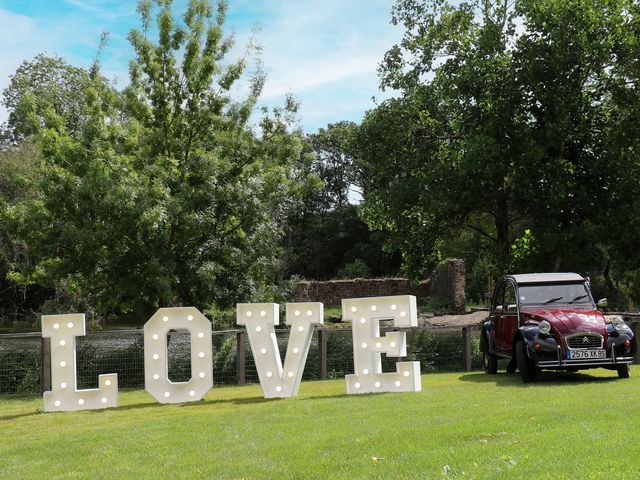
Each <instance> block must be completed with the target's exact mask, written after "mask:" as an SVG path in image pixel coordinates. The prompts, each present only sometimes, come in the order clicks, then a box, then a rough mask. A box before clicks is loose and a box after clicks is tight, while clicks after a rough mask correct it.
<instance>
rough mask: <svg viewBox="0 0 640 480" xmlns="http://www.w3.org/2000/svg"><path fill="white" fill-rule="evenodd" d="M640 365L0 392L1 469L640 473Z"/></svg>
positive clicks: (219, 474)
mask: <svg viewBox="0 0 640 480" xmlns="http://www.w3.org/2000/svg"><path fill="white" fill-rule="evenodd" d="M633 374H636V375H638V377H640V367H637V366H636V367H634V368H633V370H632V378H631V379H629V380H618V379H617V376H616V374H615V372H608V371H605V370H594V371H592V372H588V373H585V374H556V373H545V374H543V375H542V378H541V381H540V382H539V383H537V384H534V385H523V384H522V383H521V382H520V379H519V377H518V376H515V375H507V374H504V373H503V374H499V375H496V376H488V375H485V374H484V373H478V372H474V373H456V374H430V375H425V376H423V377H422V387H423V391H422V392H421V393H418V394H411V393H404V394H377V395H364V396H355V395H354V396H347V395H345V394H344V392H345V385H344V381H322V382H303V383H302V386H301V388H300V395H299V396H298V397H295V398H292V399H287V400H265V399H263V398H262V396H261V390H260V387H259V386H258V385H251V386H247V387H227V388H214V389H212V390H210V392H209V394H208V395H207V396H206V398H205V400H203V401H201V402H196V403H191V404H182V405H160V404H158V403H155V401H154V400H153V399H152V398H151V397H150V396H149V395H147V394H146V393H145V392H143V391H128V392H121V394H120V402H121V407H119V408H116V409H110V410H105V411H85V412H76V413H50V414H44V413H40V412H39V408H40V407H41V399H40V398H26V399H25V398H21V399H16V398H13V399H11V398H2V399H0V478H3V479H4V478H6V479H19V478H29V479H45V478H46V479H52V478H82V479H87V478H95V479H102V478H104V479H119V478H150V479H159V478H166V479H175V478H246V479H253V478H265V479H283V478H331V479H334V478H350V479H353V478H366V479H371V478H381V479H391V478H407V479H415V478H428V479H442V478H471V479H476V478H478V479H479V478H487V479H502V478H504V479H514V478H516V479H518V478H527V479H533V478H535V479H578V480H582V479H609V478H611V479H616V480H617V479H638V478H640V378H638V377H636V376H633Z"/></svg>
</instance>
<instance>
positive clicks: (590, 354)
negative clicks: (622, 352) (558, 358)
mask: <svg viewBox="0 0 640 480" xmlns="http://www.w3.org/2000/svg"><path fill="white" fill-rule="evenodd" d="M583 358H607V352H606V350H605V349H604V348H598V349H596V350H569V351H568V352H567V359H568V360H579V359H583Z"/></svg>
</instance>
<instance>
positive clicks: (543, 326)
mask: <svg viewBox="0 0 640 480" xmlns="http://www.w3.org/2000/svg"><path fill="white" fill-rule="evenodd" d="M538 328H539V329H540V333H542V334H544V335H548V334H549V332H550V331H551V324H549V322H547V321H546V320H543V321H541V322H540V323H539V324H538Z"/></svg>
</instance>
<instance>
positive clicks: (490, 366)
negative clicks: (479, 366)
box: [484, 353, 498, 375]
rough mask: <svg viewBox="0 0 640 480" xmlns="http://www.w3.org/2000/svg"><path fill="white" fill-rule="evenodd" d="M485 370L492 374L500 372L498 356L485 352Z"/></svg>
mask: <svg viewBox="0 0 640 480" xmlns="http://www.w3.org/2000/svg"><path fill="white" fill-rule="evenodd" d="M484 371H485V372H487V373H488V374H490V375H493V374H495V373H498V358H497V357H495V356H494V355H491V354H490V353H485V354H484Z"/></svg>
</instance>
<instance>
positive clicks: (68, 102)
mask: <svg viewBox="0 0 640 480" xmlns="http://www.w3.org/2000/svg"><path fill="white" fill-rule="evenodd" d="M88 83H89V72H87V71H86V70H83V69H81V68H77V67H73V66H71V65H69V64H67V63H66V62H65V61H64V59H62V58H60V57H57V56H56V57H48V56H47V55H45V54H42V53H41V54H38V55H36V56H35V57H34V58H33V59H32V60H30V61H27V60H25V61H23V62H22V64H21V65H20V66H19V67H18V69H17V70H16V72H15V73H14V74H13V75H12V76H11V82H10V83H9V86H8V87H7V88H6V89H5V90H4V91H3V93H2V105H3V106H4V107H5V108H6V109H7V111H8V112H9V118H8V121H7V123H6V125H4V126H3V127H4V128H3V130H4V132H3V136H4V138H3V140H4V143H9V144H16V143H20V142H22V141H23V140H24V139H26V138H27V137H29V136H30V135H33V134H34V133H36V132H37V131H38V130H40V129H41V128H42V127H43V126H44V124H45V123H46V122H47V121H48V118H50V117H51V116H52V115H55V116H56V117H58V118H59V119H61V120H62V121H63V122H64V125H65V129H66V130H67V132H69V133H70V134H71V135H75V134H77V133H79V130H80V128H81V124H82V122H83V115H84V114H85V111H84V108H85V104H86V101H87V98H86V96H85V94H86V87H87V84H88Z"/></svg>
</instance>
